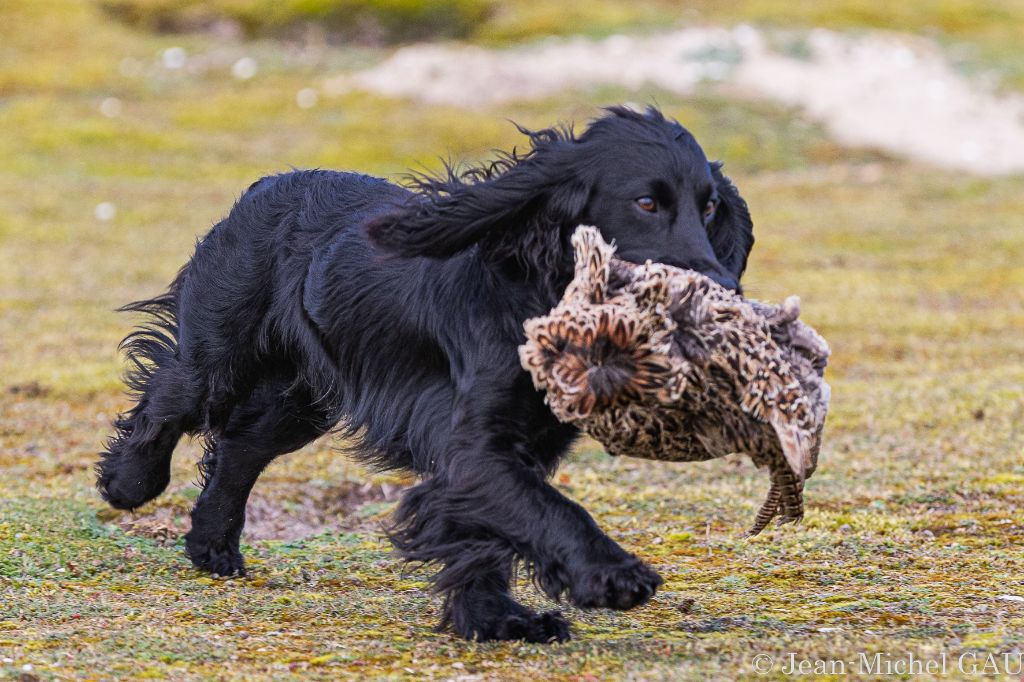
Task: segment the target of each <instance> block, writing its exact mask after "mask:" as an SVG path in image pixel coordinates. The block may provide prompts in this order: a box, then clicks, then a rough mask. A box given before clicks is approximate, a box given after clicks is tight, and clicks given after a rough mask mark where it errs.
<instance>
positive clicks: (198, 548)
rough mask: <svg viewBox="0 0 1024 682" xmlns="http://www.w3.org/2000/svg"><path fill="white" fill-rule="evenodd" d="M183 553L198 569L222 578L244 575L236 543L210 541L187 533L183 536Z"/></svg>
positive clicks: (240, 555) (243, 561) (241, 559)
mask: <svg viewBox="0 0 1024 682" xmlns="http://www.w3.org/2000/svg"><path fill="white" fill-rule="evenodd" d="M185 553H186V554H187V555H188V558H189V559H191V560H192V564H193V565H194V566H195V567H196V568H198V569H200V570H203V571H209V572H210V573H213V574H215V575H219V576H221V577H224V578H231V577H235V576H243V575H245V559H243V558H242V552H241V551H240V550H239V548H238V545H237V543H234V544H232V543H223V544H222V543H212V542H208V541H206V540H203V539H200V538H196V537H192V534H191V533H189V534H188V535H186V536H185Z"/></svg>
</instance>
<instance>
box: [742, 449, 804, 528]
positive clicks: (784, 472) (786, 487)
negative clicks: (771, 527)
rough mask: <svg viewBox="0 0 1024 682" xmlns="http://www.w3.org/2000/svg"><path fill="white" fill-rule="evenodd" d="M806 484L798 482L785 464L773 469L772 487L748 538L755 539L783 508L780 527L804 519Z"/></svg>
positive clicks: (779, 522) (758, 512)
mask: <svg viewBox="0 0 1024 682" xmlns="http://www.w3.org/2000/svg"><path fill="white" fill-rule="evenodd" d="M803 493H804V482H803V481H801V480H797V477H796V475H794V474H793V471H792V469H790V468H789V466H787V465H786V464H785V463H783V465H782V466H779V467H772V469H771V487H770V488H769V489H768V496H767V497H766V498H765V500H764V503H763V504H762V505H761V508H760V509H759V510H758V511H757V518H756V519H755V520H754V525H753V526H752V527H751V528H750V530H748V531H747V532H746V537H748V538H750V537H754V536H755V535H757V534H759V533H760V532H761V531H762V530H764V529H765V528H767V527H768V524H769V523H770V522H771V520H772V519H773V518H775V517H776V516H777V515H778V513H779V509H780V507H781V509H782V516H780V517H779V521H778V525H780V526H781V525H784V524H787V523H795V522H798V521H800V520H801V519H803V518H804V496H803Z"/></svg>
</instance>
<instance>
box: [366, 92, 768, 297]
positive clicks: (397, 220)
mask: <svg viewBox="0 0 1024 682" xmlns="http://www.w3.org/2000/svg"><path fill="white" fill-rule="evenodd" d="M521 130H522V131H523V132H524V133H525V134H527V135H528V136H529V137H530V142H531V149H530V151H529V152H527V153H526V154H522V155H517V154H516V153H515V152H513V153H511V154H507V155H503V156H502V157H501V158H500V159H499V160H498V161H495V162H493V163H492V164H490V165H489V166H486V167H484V168H477V169H473V170H470V171H469V172H467V173H464V174H462V175H458V174H456V173H455V172H453V171H450V172H449V173H448V174H447V176H445V177H442V178H426V179H421V180H420V181H419V183H418V187H417V189H418V190H419V191H418V192H417V194H416V197H415V198H414V199H413V200H412V201H410V202H409V203H408V204H406V205H403V206H398V207H395V208H394V209H393V210H390V211H388V212H386V213H384V214H382V215H379V216H377V217H376V218H374V219H373V220H372V221H371V222H370V224H369V225H368V230H369V234H370V236H371V238H372V239H373V240H374V241H375V242H377V243H378V244H379V245H381V246H383V247H385V248H388V249H389V250H392V251H394V252H396V253H398V254H401V255H404V256H431V257H447V256H451V255H453V254H455V253H457V252H459V251H462V250H464V249H466V248H469V247H471V246H473V245H475V244H477V245H479V248H480V249H481V250H482V252H483V253H484V255H485V257H489V258H493V259H501V260H513V261H515V262H518V263H519V264H520V265H521V266H522V267H523V268H524V269H525V270H526V271H527V272H529V271H535V272H538V273H540V274H541V275H543V276H546V277H548V278H549V279H560V278H561V277H564V276H569V275H571V272H572V259H571V250H570V249H569V235H570V233H571V231H572V229H573V228H575V227H576V225H578V224H580V223H586V224H591V225H596V226H597V227H598V228H599V229H600V230H601V233H602V234H603V235H604V237H605V239H607V240H609V241H612V240H614V242H615V244H616V246H617V248H618V254H619V255H620V257H622V258H624V259H627V260H631V261H634V262H639V263H642V262H643V261H645V260H652V261H655V262H660V263H667V264H669V265H675V266H677V267H682V268H687V269H691V270H697V271H699V272H701V273H703V274H705V275H707V276H709V277H711V278H712V279H714V280H716V281H717V282H719V283H720V284H722V285H724V286H726V287H729V288H731V289H738V288H739V280H740V277H741V276H742V275H743V271H744V269H745V268H746V264H747V255H748V254H749V253H750V249H751V247H752V246H753V243H754V236H753V225H752V223H751V220H750V213H749V211H748V210H747V205H746V202H745V201H744V200H743V199H742V198H741V197H740V195H739V193H738V192H737V191H736V187H735V186H734V185H733V184H732V183H731V182H730V181H729V179H728V178H727V177H725V175H723V174H722V172H721V164H719V163H710V162H708V160H707V157H705V155H704V152H703V150H702V149H701V147H700V145H698V144H697V141H696V140H695V139H694V138H693V136H692V135H691V134H690V133H689V132H687V131H686V129H685V128H683V127H682V126H681V125H679V124H678V123H676V122H675V121H671V120H668V119H666V118H664V116H662V114H661V113H660V112H659V111H658V110H656V109H654V108H652V107H649V108H648V109H647V110H646V111H645V112H643V113H639V112H636V111H633V110H630V109H627V108H623V107H612V108H610V109H608V110H607V113H606V114H605V115H604V116H602V117H601V118H598V119H596V120H595V121H594V122H592V123H591V125H590V126H589V127H588V128H587V130H586V131H584V132H583V133H582V134H581V135H579V136H576V135H575V134H574V133H573V131H572V129H571V128H552V129H547V130H541V131H536V132H533V131H527V130H525V129H521Z"/></svg>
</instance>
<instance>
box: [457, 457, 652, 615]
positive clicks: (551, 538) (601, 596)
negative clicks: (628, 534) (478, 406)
mask: <svg viewBox="0 0 1024 682" xmlns="http://www.w3.org/2000/svg"><path fill="white" fill-rule="evenodd" d="M467 468H468V465H467ZM450 494H451V496H452V497H453V498H455V499H458V500H460V504H459V506H460V507H461V508H463V509H465V510H466V511H467V514H466V516H465V518H464V519H463V523H464V524H466V525H467V526H470V527H473V526H475V527H476V529H478V531H477V532H479V531H488V532H490V533H493V534H494V535H496V536H497V537H500V538H503V539H505V540H507V541H508V543H509V545H510V546H511V547H512V548H513V549H514V551H515V553H516V555H518V556H519V557H521V558H523V559H524V560H525V561H526V562H527V563H528V564H529V565H530V567H531V569H532V570H533V572H534V575H535V577H536V580H537V583H538V585H539V586H540V587H541V589H543V590H544V592H545V593H547V594H548V595H549V596H550V597H552V598H554V599H558V598H559V597H560V596H561V595H562V594H567V595H568V597H569V598H570V599H571V600H572V602H573V603H574V604H576V605H577V606H580V607H582V608H613V609H629V608H633V607H634V606H637V605H639V604H642V603H644V602H646V601H647V600H648V599H649V598H650V597H651V596H652V595H653V594H654V592H655V590H656V589H657V587H658V585H660V584H661V582H662V581H661V578H660V577H659V576H658V574H657V573H655V572H654V571H653V570H652V569H651V568H649V567H648V566H647V565H645V564H644V563H643V562H642V561H641V560H640V559H638V558H637V557H636V556H634V555H633V554H630V553H629V552H627V551H625V550H624V549H622V548H621V547H620V546H619V545H618V544H617V543H616V542H615V541H614V540H612V539H611V538H610V537H608V536H607V535H606V534H605V533H604V532H603V531H602V530H601V529H600V528H599V527H598V526H597V524H596V523H595V522H594V520H593V518H591V516H590V514H588V513H587V512H586V510H585V509H584V508H583V507H582V506H580V505H579V504H577V503H575V502H573V501H572V500H570V499H568V498H566V497H565V496H564V495H562V494H561V493H560V492H559V491H558V490H556V489H555V488H554V487H552V486H551V485H550V484H549V483H548V482H547V480H546V478H545V477H544V476H543V475H542V473H541V472H539V471H537V470H536V469H535V468H532V467H528V466H524V465H523V464H520V463H517V462H516V461H515V460H514V459H512V458H506V457H500V458H496V459H492V460H491V461H489V462H488V464H487V465H486V466H484V467H481V468H480V469H479V470H477V471H468V472H463V473H462V474H461V475H458V476H456V477H455V479H454V481H453V482H452V485H451V488H450Z"/></svg>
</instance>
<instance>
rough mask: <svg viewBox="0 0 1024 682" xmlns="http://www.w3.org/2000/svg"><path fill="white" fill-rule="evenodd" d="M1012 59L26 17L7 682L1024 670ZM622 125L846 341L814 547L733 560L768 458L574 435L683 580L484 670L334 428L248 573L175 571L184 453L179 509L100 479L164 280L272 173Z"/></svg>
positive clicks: (756, 288)
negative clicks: (616, 117)
mask: <svg viewBox="0 0 1024 682" xmlns="http://www.w3.org/2000/svg"><path fill="white" fill-rule="evenodd" d="M1021 36H1024V3H1021V2H1019V1H1018V0H1002V1H1000V0H906V1H905V2H902V3H891V2H881V1H878V0H819V1H818V2H815V3H806V2H804V3H794V2H789V1H786V0H697V1H695V2H677V1H667V0H634V1H632V2H628V3H620V2H612V1H610V0H592V1H591V2H586V3H554V2H545V1H538V0H502V1H499V0H439V1H437V2H416V1H413V0H397V1H394V2H387V1H385V0H274V1H270V0H209V1H206V2H201V1H198V0H180V1H174V0H46V1H44V2H39V1H36V0H3V1H2V2H0V131H2V132H0V505H2V507H0V655H2V661H0V672H2V671H8V672H11V674H12V675H14V674H28V675H42V676H44V677H45V676H48V675H57V676H63V677H67V678H73V677H80V678H85V677H88V676H89V675H90V674H91V673H94V672H95V671H97V670H105V671H107V674H108V675H114V676H127V677H132V676H143V677H145V676H149V677H161V676H171V677H173V678H174V679H189V678H196V679H202V678H208V677H209V676H211V675H220V676H225V677H231V676H238V677H240V678H245V677H247V676H251V675H261V674H273V675H278V676H279V677H288V676H289V675H306V676H309V675H322V676H324V677H327V678H333V677H335V676H341V675H354V676H361V675H369V674H370V673H371V672H372V673H373V674H374V675H378V674H379V675H390V676H394V677H401V676H404V675H419V676H428V677H429V676H436V677H442V678H443V677H446V676H453V675H463V674H466V675H479V676H481V677H483V678H492V677H494V678H500V679H516V678H520V677H521V678H523V679H525V678H529V677H536V676H537V675H543V676H545V679H547V678H552V679H555V678H559V679H561V678H564V679H606V678H607V677H618V676H624V677H628V676H633V677H636V678H638V679H656V678H666V679H684V678H689V677H692V678H694V679H708V678H709V677H715V676H728V677H734V676H735V675H740V674H742V673H744V671H749V667H748V666H747V663H746V661H748V660H749V657H750V656H751V655H752V654H754V653H758V652H761V651H769V652H771V651H773V650H776V649H780V650H781V649H782V648H785V647H789V649H788V650H796V651H799V652H802V653H804V654H806V655H826V654H828V655H832V654H835V653H836V652H839V653H840V654H842V652H844V651H845V652H855V651H859V650H862V649H864V648H865V647H873V648H874V649H877V650H887V649H886V647H889V648H890V649H891V648H894V647H896V648H900V650H904V651H905V650H915V651H916V650H918V649H920V650H928V651H946V650H948V651H971V650H981V651H999V650H1001V648H1002V649H1005V648H1007V647H1011V646H1013V645H1014V644H1013V643H1014V642H1016V643H1017V645H1019V642H1020V641H1021V637H1022V636H1024V607H1022V605H1021V602H1024V598H1022V595H1024V585H1022V584H1021V582H1020V576H1021V575H1024V566H1022V559H1021V555H1020V543H1021V541H1022V540H1024V492H1022V491H1024V450H1022V438H1024V407H1022V401H1024V388H1022V386H1024V333H1022V331H1024V267H1022V266H1021V263H1022V262H1024V51H1022V50H1021V49H1020V39H1021ZM617 103H627V104H630V105H635V106H644V105H646V104H649V103H654V104H657V105H658V106H660V107H661V108H662V109H663V111H664V112H665V113H666V114H667V115H670V116H672V117H675V118H677V119H678V120H679V121H680V122H681V123H683V125H685V126H687V127H688V128H689V129H690V130H691V131H692V132H693V133H694V134H695V135H696V137H697V139H698V140H699V141H700V142H701V143H702V145H703V146H704V149H705V151H706V152H707V154H708V156H709V158H713V159H721V160H723V161H724V162H725V170H726V172H727V173H728V174H729V175H730V176H731V177H732V178H733V180H734V181H735V182H736V183H737V185H738V186H739V188H740V190H741V193H742V194H743V195H744V196H745V198H746V199H747V201H748V202H749V204H750V207H751V211H752V213H753V216H754V221H755V232H756V235H757V240H758V241H757V245H756V247H755V249H754V252H753V254H752V257H751V261H750V270H749V272H748V275H747V277H746V279H745V288H746V290H747V292H748V294H749V295H750V296H752V297H755V298H763V299H767V300H773V301H778V300H781V299H782V298H783V297H784V296H786V295H789V294H792V293H797V294H799V295H801V297H802V300H803V311H804V312H803V316H804V319H805V320H806V321H808V322H809V323H810V324H812V325H814V326H816V327H817V328H818V329H819V330H820V331H821V332H822V333H823V334H824V335H825V336H826V338H828V339H829V340H830V342H831V343H832V346H833V352H834V356H833V362H832V364H831V365H830V368H829V374H828V378H829V380H830V381H831V382H832V385H833V406H832V413H831V415H830V419H829V423H828V427H827V431H826V435H827V441H826V446H825V449H824V451H823V454H822V458H821V466H820V467H819V470H818V473H817V474H816V475H815V477H814V478H813V479H812V480H811V481H809V483H808V492H807V506H808V510H809V511H808V517H807V520H806V521H805V523H804V524H803V525H802V526H801V527H800V528H786V529H782V530H779V531H773V532H769V533H766V534H765V535H764V536H762V537H761V538H758V539H757V540H753V541H745V540H740V538H739V536H740V533H741V532H742V530H743V528H745V527H746V526H747V525H748V522H749V521H750V520H751V519H752V518H753V513H754V510H755V509H756V507H757V505H758V504H759V503H760V501H761V496H762V495H763V492H764V490H766V486H767V483H766V478H765V474H764V472H759V471H757V470H755V469H753V467H752V466H751V465H750V464H749V463H748V462H747V461H745V460H744V459H743V458H735V459H734V460H732V459H730V460H729V461H727V462H722V461H718V462H709V463H703V464H689V465H671V466H669V465H665V464H658V463H651V462H641V461H626V460H621V461H620V460H612V459H611V458H609V457H608V456H607V455H605V454H603V453H602V452H601V451H600V448H598V447H597V446H596V445H594V444H585V445H584V446H582V447H581V448H580V451H579V452H578V453H577V455H576V456H575V457H574V459H573V461H572V462H570V463H569V464H568V465H567V466H566V467H564V468H563V469H562V471H561V472H560V473H559V474H558V476H557V478H556V482H557V483H558V485H559V486H560V487H561V488H562V489H563V491H565V492H566V493H567V494H569V495H570V496H572V497H574V498H575V499H578V500H579V501H581V502H582V503H584V504H585V505H586V506H587V507H588V509H591V510H592V511H593V512H594V513H595V516H596V517H597V518H598V520H599V521H600V522H601V523H602V524H603V525H604V526H605V527H607V528H608V529H609V531H610V532H611V533H612V535H613V536H614V537H616V538H618V539H620V540H621V541H622V542H623V543H624V544H625V545H626V546H627V547H629V548H630V550H631V551H634V552H637V553H638V554H640V555H641V556H643V557H644V558H645V559H647V560H649V561H651V562H652V563H653V564H654V565H655V566H656V568H658V570H659V571H660V572H661V573H662V574H663V575H664V576H665V578H666V585H665V589H664V590H663V592H661V593H659V597H658V598H657V599H656V600H655V602H654V603H653V604H652V605H650V606H649V607H646V608H645V609H642V610H639V611H637V612H635V613H630V614H608V613H590V614H582V613H576V612H572V613H571V614H570V615H571V617H572V618H573V619H575V620H576V621H577V623H578V625H577V630H576V632H577V636H578V638H577V642H576V643H574V644H570V645H567V646H565V647H559V648H557V649H545V648H537V647H519V648H516V647H514V646H511V645H493V646H492V645H488V646H483V647H472V646H470V645H468V644H463V643H459V642H454V641H452V640H449V639H447V638H446V636H445V635H443V634H436V633H433V632H431V631H429V630H428V627H429V625H430V624H432V622H433V621H434V619H435V617H436V612H437V608H438V605H437V603H436V601H434V600H432V598H431V597H430V596H429V590H428V585H427V583H426V574H422V573H420V574H413V575H411V576H410V575H409V574H405V573H402V572H401V567H400V566H398V565H397V564H396V563H395V562H394V560H393V559H392V558H390V556H389V554H388V550H387V546H386V544H385V543H383V542H382V541H381V540H380V535H379V533H378V532H377V528H378V527H379V524H380V522H382V521H383V520H384V519H385V518H386V515H387V513H388V511H389V510H390V509H391V508H392V506H393V504H394V500H395V498H396V496H397V495H398V494H399V492H400V490H401V488H402V486H404V485H406V484H408V482H409V480H408V479H406V478H402V477H400V476H381V475H371V474H369V473H367V472H363V471H360V470H359V469H358V468H356V467H355V466H354V465H352V464H350V463H348V462H347V461H346V460H344V458H343V457H341V456H340V455H338V454H337V453H335V452H334V451H333V450H332V448H331V444H330V442H329V441H323V442H320V443H318V444H316V445H314V446H311V447H309V448H307V449H306V451H305V452H303V453H300V454H299V455H295V456H293V457H289V458H286V459H285V460H283V461H281V462H280V463H275V465H274V466H273V467H272V468H271V469H270V470H269V471H268V472H267V474H265V476H264V477H263V478H262V479H261V480H260V483H259V485H258V486H257V490H256V493H255V497H254V502H253V505H252V507H253V511H252V514H251V518H250V520H249V525H248V527H247V533H248V535H247V541H248V542H249V545H248V546H247V550H246V551H247V552H248V555H249V557H250V558H251V566H253V569H254V570H253V573H254V578H253V579H251V580H247V581H243V582H239V583H214V582H213V581H210V580H209V579H207V578H204V577H202V576H198V574H193V573H192V572H191V570H190V569H189V568H188V566H187V562H186V560H185V559H184V557H183V555H182V553H181V540H180V536H181V534H182V533H183V532H184V531H185V530H186V529H187V527H188V525H187V524H188V517H187V511H188V508H189V506H190V504H191V502H192V500H194V498H195V494H196V488H195V487H194V486H193V485H192V482H191V481H192V479H193V478H194V463H195V460H196V458H197V457H198V453H199V448H198V447H197V446H196V445H194V444H192V445H189V444H183V445H182V447H181V449H180V452H181V453H182V454H180V455H179V456H178V458H177V460H176V465H175V467H176V468H175V478H174V483H172V486H171V488H170V490H169V492H168V493H167V494H166V495H165V496H164V497H162V498H160V500H158V501H157V502H155V503H153V504H151V505H148V506H147V508H144V509H143V510H141V511H140V512H139V513H138V514H136V515H127V514H113V513H111V512H109V511H107V510H105V509H104V508H103V507H102V505H101V504H100V502H99V500H98V498H97V496H96V494H95V493H94V491H93V489H92V481H91V470H90V467H91V465H92V463H93V460H94V457H95V454H94V453H95V452H96V451H97V450H99V449H100V445H101V442H102V439H103V438H104V437H105V436H106V435H107V433H108V424H109V421H110V419H111V418H112V417H113V415H114V414H115V413H116V412H117V411H118V410H120V409H124V408H125V407H126V406H127V401H126V399H125V397H124V396H123V393H122V391H123V389H122V385H121V384H120V381H119V371H120V360H119V358H118V356H117V353H116V346H117V343H118V342H119V340H120V339H121V338H122V337H123V336H124V334H125V333H126V332H127V330H128V329H129V328H130V326H131V324H133V323H135V322H136V321H137V320H133V319H131V318H130V317H129V316H125V315H117V314H115V313H114V312H113V310H114V309H115V308H116V307H117V306H119V305H122V304H124V303H126V302H128V301H131V300H135V299H139V298H144V297H149V296H151V295H154V294H156V293H158V292H160V291H162V290H163V289H164V287H166V285H167V283H169V282H170V280H171V279H172V277H173V275H174V273H175V272H176V271H177V269H178V268H179V267H180V266H181V265H182V264H183V263H184V262H185V261H186V259H187V258H188V257H189V255H190V254H191V250H192V248H193V246H194V242H195V240H196V238H197V237H199V236H201V235H202V234H204V233H205V232H206V231H207V230H208V229H209V228H210V226H212V225H213V224H214V223H215V222H216V221H217V220H219V219H220V218H221V217H222V216H223V215H225V214H226V213H227V211H228V210H229V209H230V206H231V204H232V202H233V201H234V200H235V199H236V198H237V197H238V196H239V194H240V193H241V192H242V191H243V190H244V189H245V188H246V187H247V186H248V185H249V184H250V183H251V182H252V181H254V180H255V179H257V178H259V177H261V176H263V175H266V174H269V173H275V172H281V171H286V170H288V169H290V168H292V167H297V168H306V167H325V168H336V169H348V170H358V171H362V172H366V173H370V174H375V175H381V176H386V177H389V178H392V179H394V180H396V181H401V180H402V174H403V173H405V172H407V171H408V170H409V169H413V170H428V171H430V170H437V169H439V168H440V167H441V160H442V159H445V158H450V159H453V160H455V161H459V162H464V163H473V162H478V161H483V160H486V159H488V158H491V157H492V154H493V151H492V150H494V149H506V150H508V149H511V148H512V147H513V146H515V145H519V146H520V148H522V146H523V145H524V143H525V141H524V138H523V137H522V136H521V135H520V134H519V133H518V132H517V131H516V129H515V127H514V126H513V125H512V124H511V123H510V121H514V122H516V123H520V124H522V125H525V126H527V127H530V128H539V127H546V126H549V125H552V124H555V123H559V122H570V121H575V122H576V124H577V128H582V127H583V126H585V124H586V121H587V120H589V119H590V118H592V117H594V116H597V115H599V114H600V107H601V106H605V105H609V104H617ZM141 575H144V576H145V577H146V581H147V582H148V587H142V586H140V576H141ZM203 581H205V582H203ZM260 581H262V582H260ZM522 592H523V593H524V595H526V596H525V598H526V599H527V600H530V599H534V600H535V601H534V603H535V604H536V605H540V601H539V600H536V599H535V597H532V596H530V595H532V590H531V589H530V588H529V587H528V586H525V584H524V586H523V587H522ZM87 595H92V596H87ZM1004 597H1007V598H1004ZM1014 598H1016V599H1014ZM694 599H696V601H694ZM171 602H173V603H177V604H179V605H178V606H175V607H173V608H172V607H168V606H167V604H168V603H171ZM566 608H567V607H566ZM570 610H571V609H570ZM139 623H143V624H144V627H142V628H141V630H140V629H139V628H137V627H136V625H137V624H139ZM282 631H287V632H286V634H285V635H283V636H282ZM239 632H243V634H244V635H245V636H244V637H242V636H240V635H238V633H239ZM868 632H870V633H871V634H870V635H867V634H865V633H868ZM98 633H99V634H98ZM268 633H269V634H268ZM275 633H276V634H275ZM503 647H504V648H503ZM26 665H27V666H29V668H28V669H25V668H24V666H26ZM459 666H461V667H459ZM229 669H230V670H231V671H234V672H230V673H229V672H227V671H228V670H229ZM588 676H589V677H588Z"/></svg>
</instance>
